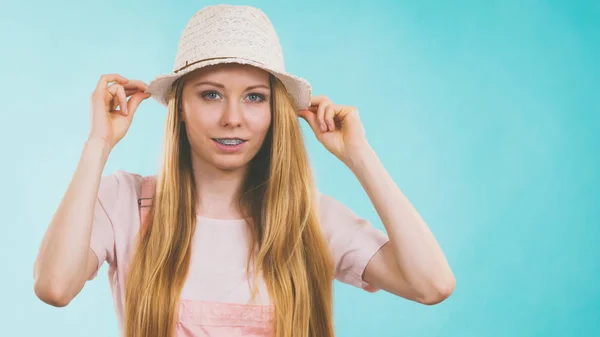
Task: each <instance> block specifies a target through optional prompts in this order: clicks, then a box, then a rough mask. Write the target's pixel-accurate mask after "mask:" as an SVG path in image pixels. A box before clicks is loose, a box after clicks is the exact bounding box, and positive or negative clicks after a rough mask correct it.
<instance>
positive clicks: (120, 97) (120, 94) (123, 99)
mask: <svg viewBox="0 0 600 337" xmlns="http://www.w3.org/2000/svg"><path fill="white" fill-rule="evenodd" d="M116 98H117V102H119V107H121V113H122V114H124V116H127V96H126V95H125V89H124V88H123V86H121V85H119V86H117V92H116Z"/></svg>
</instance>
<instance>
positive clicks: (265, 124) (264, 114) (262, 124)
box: [248, 111, 271, 137]
mask: <svg viewBox="0 0 600 337" xmlns="http://www.w3.org/2000/svg"><path fill="white" fill-rule="evenodd" d="M270 125H271V113H270V111H261V112H260V113H258V114H254V115H252V116H251V117H249V118H248V126H249V127H250V129H251V130H252V132H253V133H254V134H256V135H257V136H258V135H260V136H261V137H264V136H265V135H266V133H267V131H268V130H269V126H270Z"/></svg>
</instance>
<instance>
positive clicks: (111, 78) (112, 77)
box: [96, 74, 129, 90]
mask: <svg viewBox="0 0 600 337" xmlns="http://www.w3.org/2000/svg"><path fill="white" fill-rule="evenodd" d="M110 82H117V83H119V84H126V83H127V82H129V80H128V79H126V78H125V77H123V76H121V75H119V74H107V75H102V76H100V81H98V85H96V89H98V90H102V89H106V88H108V84H109V83H110Z"/></svg>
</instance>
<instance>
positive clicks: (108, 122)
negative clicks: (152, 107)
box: [89, 74, 150, 149]
mask: <svg viewBox="0 0 600 337" xmlns="http://www.w3.org/2000/svg"><path fill="white" fill-rule="evenodd" d="M111 82H114V83H112V84H110V83H111ZM146 89H148V85H147V84H146V83H144V82H142V81H138V80H128V79H126V78H125V77H123V76H121V75H118V74H109V75H102V77H100V81H99V82H98V85H97V86H96V89H95V90H94V92H93V93H92V97H91V102H90V103H91V116H90V121H91V131H90V134H89V139H92V138H96V139H101V140H102V141H104V142H106V143H107V145H108V146H109V147H110V148H111V149H112V148H113V147H114V146H115V145H116V144H117V143H118V142H119V141H120V140H121V139H123V137H124V136H125V134H126V133H127V131H128V130H129V126H130V125H131V121H132V120H133V115H134V114H135V111H136V109H137V107H138V105H139V104H140V103H141V102H142V101H143V100H145V99H146V98H148V97H150V94H147V93H145V91H146ZM130 96H131V98H130V99H129V101H127V97H130ZM117 107H119V109H118V110H117Z"/></svg>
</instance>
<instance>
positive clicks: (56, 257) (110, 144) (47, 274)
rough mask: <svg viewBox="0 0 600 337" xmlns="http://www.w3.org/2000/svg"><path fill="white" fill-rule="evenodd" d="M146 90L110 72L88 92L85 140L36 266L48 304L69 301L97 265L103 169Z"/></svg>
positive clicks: (36, 280) (39, 293) (38, 291)
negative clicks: (95, 237) (94, 240)
mask: <svg viewBox="0 0 600 337" xmlns="http://www.w3.org/2000/svg"><path fill="white" fill-rule="evenodd" d="M110 82H116V83H114V84H111V85H109V83H110ZM146 89H147V85H146V84H145V83H143V82H141V81H135V80H131V81H129V80H127V79H126V78H124V77H122V76H120V75H117V74H111V75H104V76H102V77H101V78H100V81H99V82H98V85H97V87H96V89H95V90H94V92H93V94H92V97H91V116H90V117H91V132H90V135H89V138H88V140H87V142H86V143H85V146H84V149H83V152H82V155H81V159H80V160H79V163H78V165H77V168H76V170H75V174H74V175H73V178H72V179H71V182H70V184H69V186H68V188H67V191H66V192H65V195H64V196H63V199H62V200H61V202H60V205H59V206H58V209H57V210H56V212H55V214H54V216H53V218H52V221H51V223H50V225H49V226H48V229H47V230H46V233H45V235H44V238H43V240H42V243H41V245H40V250H39V253H38V255H37V258H36V260H35V264H34V272H33V277H34V291H35V294H36V295H37V296H38V297H39V298H40V299H41V300H42V301H44V302H46V303H48V304H50V305H53V306H66V305H67V304H69V303H70V302H71V300H72V299H73V298H74V297H75V296H76V295H77V294H78V293H79V292H80V291H81V289H82V288H83V286H84V284H85V282H86V280H88V279H89V278H90V277H91V276H92V274H93V273H94V272H95V271H96V269H97V267H98V259H97V257H96V255H95V254H94V252H93V251H92V250H91V248H90V242H91V235H92V226H93V221H94V210H95V208H96V202H97V201H96V200H97V197H98V190H99V188H100V181H101V178H102V171H103V170H104V166H105V164H106V161H107V160H108V156H109V154H110V151H111V150H112V149H113V148H114V146H115V145H116V144H117V143H118V142H119V141H120V140H121V139H122V138H123V137H124V136H125V134H126V133H127V131H128V129H129V126H130V125H131V121H132V119H133V115H134V113H135V110H136V109H137V107H138V105H139V104H140V103H141V102H142V100H144V99H145V98H148V97H149V95H148V94H145V93H144V91H145V90H146ZM129 96H131V99H129V101H127V97H129ZM117 106H120V107H121V109H120V110H116V108H117Z"/></svg>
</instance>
